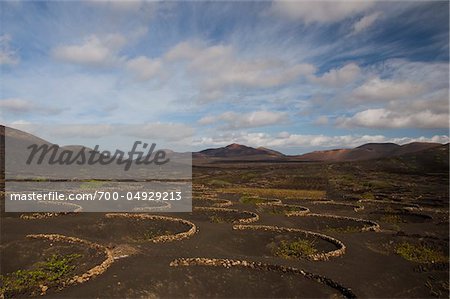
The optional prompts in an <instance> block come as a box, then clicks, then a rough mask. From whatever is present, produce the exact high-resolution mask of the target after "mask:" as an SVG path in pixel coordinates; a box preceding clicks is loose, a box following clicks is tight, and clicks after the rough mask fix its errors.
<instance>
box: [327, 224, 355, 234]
mask: <svg viewBox="0 0 450 299" xmlns="http://www.w3.org/2000/svg"><path fill="white" fill-rule="evenodd" d="M360 231H361V228H360V227H358V226H345V227H329V228H327V229H326V230H325V232H326V233H359V232H360Z"/></svg>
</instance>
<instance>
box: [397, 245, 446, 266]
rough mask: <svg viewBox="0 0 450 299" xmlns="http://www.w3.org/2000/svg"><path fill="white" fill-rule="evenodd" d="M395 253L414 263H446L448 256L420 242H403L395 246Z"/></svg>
mask: <svg viewBox="0 0 450 299" xmlns="http://www.w3.org/2000/svg"><path fill="white" fill-rule="evenodd" d="M395 253H396V254H398V255H400V256H401V257H403V258H404V259H406V260H408V261H411V262H416V263H447V262H448V257H447V256H445V254H444V253H443V252H441V251H438V250H436V249H433V248H431V247H428V246H425V245H422V244H412V243H408V242H403V243H401V244H399V245H397V247H396V248H395Z"/></svg>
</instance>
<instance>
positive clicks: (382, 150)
mask: <svg viewBox="0 0 450 299" xmlns="http://www.w3.org/2000/svg"><path fill="white" fill-rule="evenodd" d="M440 146H442V144H440V143H427V142H413V143H408V144H405V145H398V144H395V143H367V144H364V145H361V146H358V147H356V148H354V149H337V150H327V151H315V152H311V153H307V154H304V155H300V156H297V157H298V158H299V159H300V160H305V161H362V160H371V159H379V158H387V157H396V156H400V155H404V154H410V153H415V152H420V151H423V150H426V149H431V148H435V147H440Z"/></svg>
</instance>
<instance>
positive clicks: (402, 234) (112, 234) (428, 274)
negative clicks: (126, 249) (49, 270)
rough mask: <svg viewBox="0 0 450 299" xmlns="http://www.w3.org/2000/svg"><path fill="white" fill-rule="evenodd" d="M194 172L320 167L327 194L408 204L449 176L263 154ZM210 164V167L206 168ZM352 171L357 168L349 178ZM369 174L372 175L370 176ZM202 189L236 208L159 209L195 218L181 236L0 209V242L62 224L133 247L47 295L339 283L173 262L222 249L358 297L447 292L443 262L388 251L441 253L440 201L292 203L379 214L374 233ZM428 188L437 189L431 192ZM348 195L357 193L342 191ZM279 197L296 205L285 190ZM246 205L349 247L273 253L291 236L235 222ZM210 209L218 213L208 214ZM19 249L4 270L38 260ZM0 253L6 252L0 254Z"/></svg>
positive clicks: (228, 293) (148, 294)
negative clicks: (159, 237) (322, 255)
mask: <svg viewBox="0 0 450 299" xmlns="http://www.w3.org/2000/svg"><path fill="white" fill-rule="evenodd" d="M358 165H359V164H358ZM377 167H379V166H377ZM252 169H257V172H258V173H259V177H258V176H257V177H250V176H249V179H248V180H247V181H243V180H244V179H243V176H241V175H240V173H241V172H249V171H251V170H252ZM327 169H328V170H327ZM330 169H331V170H330ZM194 171H195V172H196V173H194V177H195V176H197V175H198V176H199V177H204V178H205V179H200V180H197V181H196V180H194V182H195V183H197V184H200V183H201V184H206V185H207V182H208V180H209V179H211V178H214V179H215V178H217V177H219V176H221V177H220V179H223V180H228V181H229V183H230V184H235V183H234V181H233V179H234V178H238V179H239V184H236V185H235V186H239V187H240V186H247V187H258V186H259V187H260V188H277V186H276V185H273V184H272V185H270V186H268V185H264V184H262V183H261V182H262V181H263V180H262V179H261V178H269V179H270V178H271V177H276V176H280V177H281V175H283V176H286V175H289V174H290V173H292V174H296V175H302V176H308V175H310V176H313V177H317V176H319V175H320V174H321V173H325V174H327V175H328V176H329V177H327V179H329V180H330V182H337V183H336V184H335V185H332V186H331V183H330V187H329V190H327V192H329V193H330V194H333V195H336V196H333V198H332V199H333V200H336V201H338V202H346V203H349V202H350V203H355V204H358V205H359V204H360V203H356V200H357V199H361V198H362V197H361V195H362V194H364V195H367V193H368V192H371V195H373V196H374V197H376V196H378V194H383V196H384V198H383V199H384V200H392V199H394V197H395V200H398V201H407V202H408V203H420V198H421V196H422V195H424V194H427V196H428V198H436V200H438V199H439V200H440V199H441V198H442V197H443V196H444V195H445V194H447V193H448V176H447V177H446V176H445V174H440V175H428V174H427V175H426V174H423V175H420V174H417V173H414V174H409V173H395V174H392V173H391V172H384V173H381V172H377V173H372V172H367V171H361V172H359V171H360V170H359V168H357V167H354V166H353V165H352V164H349V165H347V164H345V165H344V164H339V165H335V164H333V165H331V166H330V165H325V166H324V165H322V164H317V165H316V164H308V165H306V166H302V165H300V164H299V165H282V164H280V163H277V164H276V165H268V164H267V163H265V164H264V165H263V166H258V165H257V163H252V164H251V165H234V166H233V165H231V164H229V165H227V167H226V168H205V169H202V168H194ZM377 171H379V170H377ZM213 172H214V173H215V175H211V173H213ZM255 172H256V171H255ZM349 174H354V175H353V176H351V177H350V175H349ZM324 176H325V175H324ZM375 179H376V180H378V182H375V183H374V182H373V181H374V180H375ZM266 181H267V180H266ZM361 181H362V183H361ZM380 181H381V183H385V182H389V183H390V184H398V186H405V185H406V184H409V183H411V186H414V188H415V189H411V188H413V187H408V188H403V189H402V188H396V190H395V192H394V191H390V190H391V189H386V190H385V189H383V187H379V186H382V184H381V183H380ZM368 182H372V183H371V184H373V185H377V186H378V187H376V188H375V187H370V188H369V187H367V186H368V184H369V183H368ZM269 183H271V182H269ZM269 183H267V184H269ZM371 186H372V185H371ZM194 188H195V187H194ZM377 188H378V189H377ZM380 188H381V189H380ZM389 188H391V187H389ZM206 189H207V191H208V192H209V193H210V192H214V193H217V196H218V198H226V199H229V200H231V201H232V202H233V205H232V206H230V208H232V209H237V210H239V211H240V212H225V213H224V212H217V213H214V212H210V211H209V212H204V211H195V212H193V213H170V214H168V213H162V214H161V215H167V216H173V217H178V218H183V219H186V220H190V221H192V222H194V223H195V224H196V226H197V228H198V232H197V233H196V234H195V235H193V236H192V237H190V238H188V239H184V240H181V241H174V242H168V243H158V244H154V243H151V242H139V241H135V239H136V238H137V239H139V237H140V236H143V235H145V231H146V230H149V231H150V232H149V233H148V234H147V236H153V235H154V234H153V233H156V234H160V233H166V232H167V231H171V232H173V233H176V232H181V231H185V230H186V227H184V226H178V225H176V224H173V223H165V222H161V221H147V220H143V221H142V222H141V221H134V220H133V221H131V220H130V221H128V220H127V219H121V218H111V219H106V218H105V217H104V214H101V213H81V214H78V215H73V214H69V215H62V216H58V217H53V218H45V219H35V220H25V219H20V218H18V217H5V216H9V215H8V214H2V218H1V241H2V243H1V244H2V245H7V246H8V244H12V242H19V243H20V242H25V243H26V242H28V241H24V237H25V235H27V234H32V233H59V234H63V235H67V236H78V237H80V238H85V239H87V240H92V241H96V242H98V243H100V244H102V245H107V246H110V247H111V248H112V247H114V246H116V245H120V244H122V243H127V244H128V245H129V246H131V247H133V248H135V249H136V251H137V253H136V254H134V255H131V256H129V257H124V258H120V259H118V260H116V261H115V262H114V263H113V264H112V266H111V267H110V268H108V269H107V270H106V272H105V273H103V274H101V275H100V276H98V277H96V278H94V279H91V280H89V281H88V282H85V283H82V284H80V285H76V286H70V287H67V288H65V289H63V290H61V291H59V292H57V293H50V294H48V295H46V297H49V298H83V299H84V298H155V297H156V298H159V297H164V298H174V297H178V298H186V297H195V298H197V297H202V298H207V297H230V298H236V297H289V298H290V297H302V298H311V297H320V298H328V297H331V298H334V297H339V296H338V295H339V292H338V291H337V290H336V289H333V288H330V287H329V286H327V285H325V284H322V283H319V282H317V281H314V280H311V279H306V278H304V277H302V276H299V275H292V274H286V273H280V272H271V271H269V272H266V271H259V270H251V269H247V268H229V269H228V268H223V267H209V266H208V267H207V266H190V267H170V266H169V264H170V262H171V261H173V260H174V259H176V258H181V257H186V258H188V257H209V258H222V259H223V258H227V259H238V260H249V261H259V262H264V263H267V264H272V265H283V266H289V267H295V268H299V269H303V270H305V271H308V272H311V273H315V274H319V275H322V276H325V277H327V278H329V279H332V280H333V281H336V282H339V283H340V284H341V285H343V286H345V287H349V288H351V290H352V291H353V292H354V293H355V294H356V295H357V296H358V297H362V298H368V297H370V298H429V297H443V298H448V284H447V285H446V284H445V283H448V262H447V263H443V264H439V265H438V264H433V263H425V264H424V263H417V262H412V261H409V260H407V259H405V258H403V257H402V256H400V255H398V254H397V253H395V252H394V251H393V250H389V248H392V246H395V244H398V243H401V242H410V243H411V244H415V243H414V242H416V239H417V240H418V239H421V238H422V239H423V240H425V241H424V242H427V244H428V243H430V244H431V243H432V244H434V245H433V246H434V247H433V248H435V249H436V250H440V251H442V252H444V251H445V249H448V233H449V230H448V208H445V206H442V205H440V206H439V207H440V209H439V210H438V209H436V210H430V211H429V210H427V211H426V212H420V213H423V214H427V215H430V216H432V219H429V220H427V221H399V222H398V223H397V222H395V221H393V219H397V218H395V217H380V215H381V214H380V213H382V214H383V215H385V216H392V215H389V214H387V213H392V212H397V211H398V210H395V209H394V210H392V209H391V210H389V209H388V210H384V208H381V207H382V205H381V204H380V205H374V204H365V203H361V204H362V205H364V206H365V209H364V210H362V211H359V212H355V211H354V210H353V208H351V207H349V208H348V207H346V206H345V207H344V206H341V205H331V206H330V205H328V204H312V205H308V206H307V205H306V203H305V204H303V203H300V202H295V204H301V205H305V206H307V207H308V208H310V210H311V212H312V213H319V214H320V213H327V214H333V215H341V216H349V217H355V218H361V219H371V220H375V221H377V222H379V224H380V226H381V229H382V230H381V231H380V232H359V231H356V228H357V229H359V228H360V227H361V226H362V224H359V223H355V222H354V221H351V220H341V219H331V218H321V217H287V216H285V215H283V214H277V213H267V212H265V211H260V212H257V211H256V209H257V206H254V205H245V204H242V203H240V202H239V196H237V195H230V194H229V193H227V191H226V190H221V189H220V188H216V187H214V186H212V185H207V188H206ZM205 192H206V191H205ZM446 192H447V193H446ZM430 194H431V195H435V196H434V197H433V196H430ZM413 196H415V197H413ZM350 197H351V198H352V199H353V200H351V201H350V200H346V198H350ZM391 197H392V198H391ZM422 198H423V197H422ZM355 199H356V200H355ZM281 200H282V201H283V202H285V203H292V204H294V202H291V201H287V200H284V199H283V198H281ZM242 211H251V212H256V213H258V214H259V216H260V219H259V221H257V222H255V223H252V224H256V225H271V226H280V227H291V228H299V229H304V230H313V231H316V232H323V233H326V234H327V235H330V236H332V237H334V238H337V239H338V240H340V241H342V242H343V243H344V244H345V246H346V253H345V254H344V255H343V256H341V257H336V258H330V259H329V260H328V261H311V260H307V259H286V258H282V257H279V256H275V255H273V254H272V252H271V245H270V244H271V243H273V242H277V241H278V240H280V239H283V238H291V237H292V236H291V234H285V233H281V234H275V233H273V232H260V231H250V230H248V231H247V230H244V231H239V230H233V229H232V226H233V224H232V222H233V221H236V220H238V219H242V218H248V217H249V215H247V214H244V213H242ZM417 213H419V212H417ZM155 214H156V213H155ZM211 216H215V217H213V218H212V219H211ZM394 216H395V215H394ZM446 219H447V222H446ZM252 224H250V225H252ZM427 240H433V241H427ZM33 242H34V241H33ZM25 243H24V244H25ZM35 244H36V246H35V245H33V246H32V248H31V249H32V251H33V252H36V254H37V253H39V254H42V253H45V252H46V249H47V248H48V246H46V245H43V244H42V243H41V245H39V243H35ZM315 244H316V246H317V247H318V250H319V251H329V250H333V249H334V248H335V247H334V245H333V244H331V243H328V242H325V241H320V240H317V241H316V243H315ZM386 244H388V245H386ZM26 246H28V245H24V248H27V247H26ZM389 246H391V247H389ZM74 248H75V249H73V250H78V249H77V248H76V247H74ZM386 248H387V249H386ZM15 251H17V252H20V249H17V250H15V249H13V247H10V249H8V250H7V251H4V250H3V249H2V251H1V252H2V268H3V265H5V267H6V268H3V269H6V270H5V271H12V270H14V269H16V268H18V267H26V266H27V265H28V264H29V263H31V262H32V261H34V260H35V259H36V258H35V257H34V255H32V256H30V257H29V258H27V257H26V255H25V258H24V260H23V261H18V262H17V264H14V265H13V263H14V261H12V259H13V257H14V256H13V254H14V252H15ZM4 252H6V253H5V254H4ZM8 252H9V253H8ZM447 256H448V253H447ZM94 261H95V259H94ZM446 286H447V289H446Z"/></svg>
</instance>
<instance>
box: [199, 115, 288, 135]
mask: <svg viewBox="0 0 450 299" xmlns="http://www.w3.org/2000/svg"><path fill="white" fill-rule="evenodd" d="M288 119H289V117H288V115H287V113H285V112H276V111H275V112H272V111H264V110H261V111H253V112H249V113H236V112H231V111H228V112H224V113H222V114H220V115H216V116H206V117H203V118H202V119H200V120H199V124H202V125H209V124H213V123H218V122H219V123H224V124H223V125H221V126H220V128H222V129H226V130H233V129H242V128H256V127H264V126H269V125H277V124H282V123H286V121H287V120H288Z"/></svg>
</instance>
